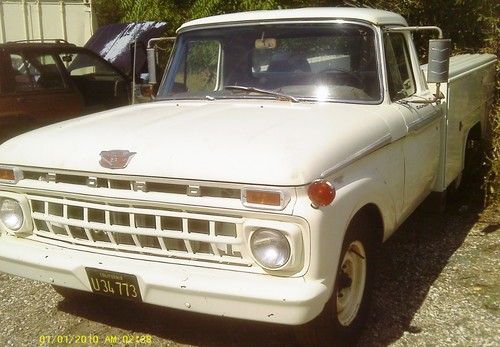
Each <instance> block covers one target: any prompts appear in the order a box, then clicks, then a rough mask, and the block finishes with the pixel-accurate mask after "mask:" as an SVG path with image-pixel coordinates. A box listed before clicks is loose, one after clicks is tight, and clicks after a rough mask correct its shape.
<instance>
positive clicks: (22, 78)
mask: <svg viewBox="0 0 500 347" xmlns="http://www.w3.org/2000/svg"><path fill="white" fill-rule="evenodd" d="M10 61H11V66H10V68H11V76H13V78H12V80H13V85H14V91H16V92H29V91H37V90H38V91H39V90H50V89H63V88H65V84H64V80H63V78H62V75H61V72H60V71H59V68H58V66H57V64H56V61H55V59H54V57H53V56H52V55H51V54H26V55H22V54H19V53H12V54H10Z"/></svg>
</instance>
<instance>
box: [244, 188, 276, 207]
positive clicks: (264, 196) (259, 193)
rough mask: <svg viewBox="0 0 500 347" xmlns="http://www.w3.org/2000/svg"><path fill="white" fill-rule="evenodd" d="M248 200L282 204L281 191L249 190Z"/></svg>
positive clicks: (255, 202)
mask: <svg viewBox="0 0 500 347" xmlns="http://www.w3.org/2000/svg"><path fill="white" fill-rule="evenodd" d="M246 202H247V203H249V204H257V205H269V206H280V205H281V194H280V192H269V191H264V190H247V191H246Z"/></svg>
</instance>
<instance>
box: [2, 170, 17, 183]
mask: <svg viewBox="0 0 500 347" xmlns="http://www.w3.org/2000/svg"><path fill="white" fill-rule="evenodd" d="M0 180H2V181H15V180H16V175H15V174H14V170H12V169H0Z"/></svg>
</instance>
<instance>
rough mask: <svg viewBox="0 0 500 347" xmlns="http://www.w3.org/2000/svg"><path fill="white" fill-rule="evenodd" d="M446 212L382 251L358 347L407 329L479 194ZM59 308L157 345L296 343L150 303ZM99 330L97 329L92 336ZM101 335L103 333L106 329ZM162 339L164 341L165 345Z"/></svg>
mask: <svg viewBox="0 0 500 347" xmlns="http://www.w3.org/2000/svg"><path fill="white" fill-rule="evenodd" d="M455 199H456V202H455V203H452V204H451V206H449V209H448V211H447V212H446V213H445V214H443V215H437V214H429V213H428V212H425V211H424V209H419V210H417V211H416V212H415V213H414V214H413V215H412V216H410V218H409V219H408V220H407V221H406V222H405V223H404V224H403V225H402V226H401V227H400V229H399V230H398V231H397V233H396V234H395V235H394V236H393V237H392V238H391V239H390V240H389V241H388V242H386V243H385V244H384V245H383V247H382V250H381V256H380V263H379V271H378V273H377V276H376V283H375V290H374V296H373V298H372V312H371V316H370V317H369V319H368V322H367V326H366V328H365V329H364V331H363V332H362V334H361V336H360V340H359V342H358V344H357V345H358V346H387V345H389V344H390V343H392V342H395V341H397V340H398V339H399V338H400V337H401V336H402V335H403V334H404V333H405V332H409V333H411V334H418V333H419V332H420V331H421V330H420V328H419V327H418V326H412V325H411V321H412V318H413V317H414V315H415V313H416V312H417V311H418V309H419V308H420V306H421V305H422V303H423V301H424V300H425V298H426V296H427V294H428V292H429V289H430V288H431V286H432V284H433V283H434V281H435V280H436V278H437V277H438V276H439V274H440V273H441V272H442V270H443V268H444V267H445V266H446V264H447V262H448V259H449V258H450V257H451V256H452V255H453V253H454V252H455V251H456V250H457V248H459V247H460V245H461V244H462V243H463V241H464V239H465V237H466V236H467V233H468V232H469V230H470V229H471V227H472V225H473V224H474V223H475V222H476V221H477V215H478V212H479V211H480V210H481V201H482V200H481V197H478V196H477V194H469V193H468V192H463V193H462V196H456V197H455ZM59 309H60V310H62V311H64V312H67V313H70V314H73V315H76V316H80V317H82V318H86V319H88V320H90V321H94V322H100V323H103V324H105V325H109V326H112V327H116V328H119V329H123V330H126V331H133V332H136V333H143V334H150V335H153V336H154V337H153V343H154V344H167V341H168V340H170V341H175V342H177V343H181V344H187V345H195V346H214V347H215V346H238V347H244V346H293V345H295V343H294V339H293V334H292V332H291V329H290V328H288V327H285V326H275V325H267V324H260V323H251V322H246V321H241V320H235V319H228V318H218V317H211V316H206V315H200V314H193V313H187V312H182V311H177V310H171V309H165V308H160V307H155V306H151V305H137V304H134V303H129V302H122V301H114V300H107V299H105V298H100V297H85V298H81V299H79V300H63V301H61V302H60V303H59ZM94 333H99V332H94ZM104 333H105V332H104ZM163 339H165V341H163Z"/></svg>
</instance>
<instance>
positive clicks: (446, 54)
mask: <svg viewBox="0 0 500 347" xmlns="http://www.w3.org/2000/svg"><path fill="white" fill-rule="evenodd" d="M450 55H451V40H450V39H436V40H429V61H428V65H427V82H429V83H445V82H448V74H449V68H450Z"/></svg>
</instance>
